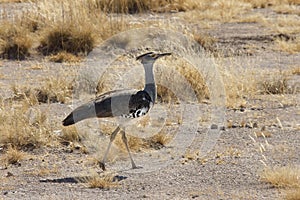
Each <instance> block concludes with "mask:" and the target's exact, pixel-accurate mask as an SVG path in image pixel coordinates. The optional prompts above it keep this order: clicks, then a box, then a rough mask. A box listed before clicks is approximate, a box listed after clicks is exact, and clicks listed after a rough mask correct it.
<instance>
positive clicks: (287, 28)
mask: <svg viewBox="0 0 300 200" xmlns="http://www.w3.org/2000/svg"><path fill="white" fill-rule="evenodd" d="M265 26H267V27H269V28H272V29H273V30H274V31H276V32H278V33H282V34H298V33H300V20H299V16H297V15H284V16H277V17H276V18H271V19H269V20H267V21H266V23H265Z"/></svg>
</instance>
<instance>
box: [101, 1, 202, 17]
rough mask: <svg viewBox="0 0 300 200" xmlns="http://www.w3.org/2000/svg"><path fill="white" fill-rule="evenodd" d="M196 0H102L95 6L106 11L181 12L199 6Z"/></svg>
mask: <svg viewBox="0 0 300 200" xmlns="http://www.w3.org/2000/svg"><path fill="white" fill-rule="evenodd" d="M199 4H200V3H199V2H197V1H196V0H159V1H148V0H102V1H97V6H98V7H99V8H100V9H101V10H103V11H104V12H108V13H126V14H134V13H142V12H147V11H154V12H181V11H187V10H193V9H196V8H197V7H198V6H199Z"/></svg>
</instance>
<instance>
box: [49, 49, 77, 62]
mask: <svg viewBox="0 0 300 200" xmlns="http://www.w3.org/2000/svg"><path fill="white" fill-rule="evenodd" d="M48 59H49V61H52V62H57V63H63V62H67V63H79V62H81V60H82V59H81V58H80V57H78V56H75V55H74V54H71V53H68V52H66V51H60V52H58V53H57V54H55V55H51V56H49V57H48Z"/></svg>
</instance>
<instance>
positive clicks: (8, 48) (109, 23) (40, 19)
mask: <svg viewBox="0 0 300 200" xmlns="http://www.w3.org/2000/svg"><path fill="white" fill-rule="evenodd" d="M30 7H31V8H30V9H28V10H26V9H25V10H24V11H22V12H18V13H17V14H16V15H15V16H14V17H15V21H16V23H15V24H14V25H9V23H1V29H0V30H1V31H0V53H1V55H2V57H4V58H10V59H24V58H25V56H28V55H29V50H30V49H31V48H35V47H38V48H36V49H31V50H37V51H38V52H41V53H42V54H44V55H51V54H57V53H59V52H61V51H65V52H68V53H72V54H75V55H86V54H87V53H89V52H90V51H91V50H92V49H93V47H94V46H95V45H96V44H98V43H99V42H101V41H102V40H104V39H106V38H108V37H110V36H111V35H114V34H115V33H117V32H119V31H122V30H124V29H125V28H126V22H125V21H123V20H122V18H117V17H114V19H112V18H108V17H107V16H106V15H105V14H104V13H103V12H101V10H99V8H98V5H97V1H94V0H89V1H84V0H80V1H76V2H74V1H60V0H50V1H36V2H31V5H30ZM4 19H5V18H4ZM7 20H9V17H8V19H7ZM30 32H31V33H30ZM32 44H34V47H33V46H32ZM68 57H70V56H68ZM64 58H65V56H64ZM53 59H54V58H53ZM61 59H62V58H61V57H60V58H56V59H55V61H57V60H61ZM72 60H73V59H72ZM57 62H58V61H57Z"/></svg>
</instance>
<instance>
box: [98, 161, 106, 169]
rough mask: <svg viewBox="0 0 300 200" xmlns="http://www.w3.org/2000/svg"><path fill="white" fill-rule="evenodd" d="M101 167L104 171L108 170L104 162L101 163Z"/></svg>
mask: <svg viewBox="0 0 300 200" xmlns="http://www.w3.org/2000/svg"><path fill="white" fill-rule="evenodd" d="M99 167H101V169H102V170H103V171H105V170H106V168H105V163H104V162H100V161H99Z"/></svg>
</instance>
